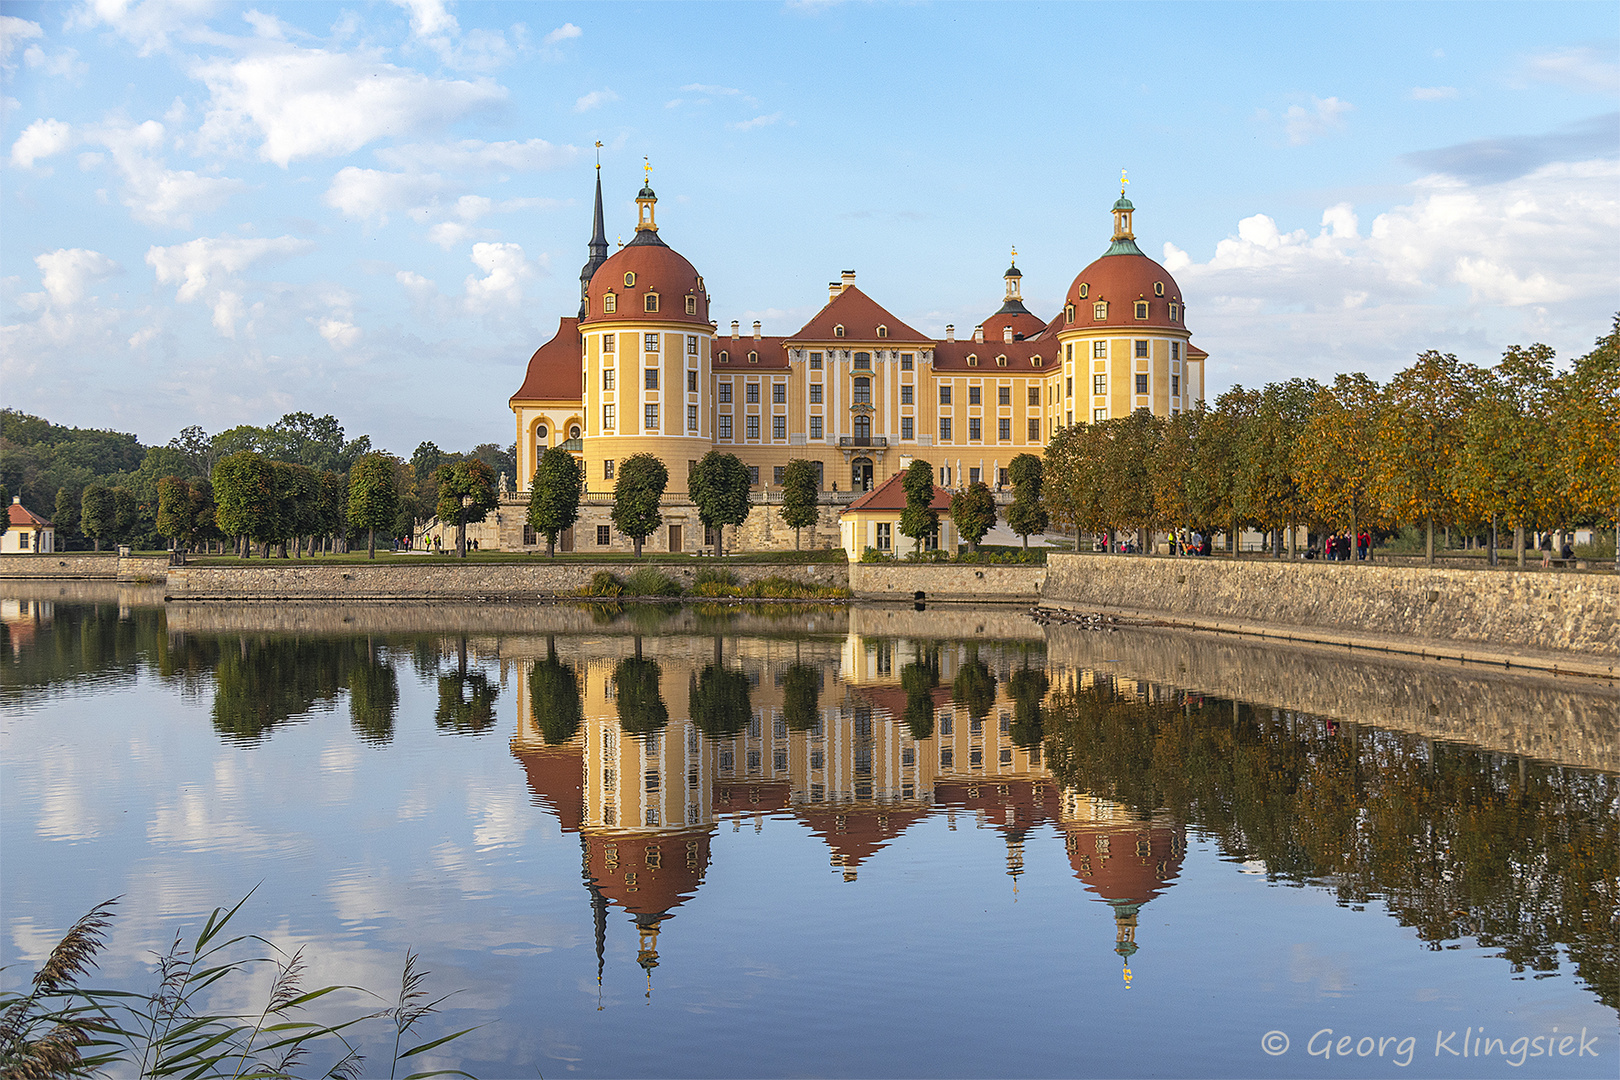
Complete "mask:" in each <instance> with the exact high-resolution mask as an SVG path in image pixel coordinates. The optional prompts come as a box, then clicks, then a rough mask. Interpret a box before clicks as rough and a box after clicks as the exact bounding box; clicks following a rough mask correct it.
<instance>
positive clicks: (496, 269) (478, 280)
mask: <svg viewBox="0 0 1620 1080" xmlns="http://www.w3.org/2000/svg"><path fill="white" fill-rule="evenodd" d="M472 261H473V265H474V266H476V267H478V269H479V270H480V271H482V272H483V274H484V276H483V277H479V276H478V275H477V274H468V275H467V282H466V290H467V296H466V305H467V310H468V311H471V312H473V313H475V314H481V313H484V312H488V311H492V310H494V309H496V308H500V307H516V306H517V305H518V304H520V303H521V302H522V301H523V282H524V280H525V279H527V278H530V277H533V276H534V270H533V269H532V268H531V267H530V266H529V262H528V260H527V259H525V258H524V257H523V248H522V247H521V246H520V245H518V244H474V245H473V248H472Z"/></svg>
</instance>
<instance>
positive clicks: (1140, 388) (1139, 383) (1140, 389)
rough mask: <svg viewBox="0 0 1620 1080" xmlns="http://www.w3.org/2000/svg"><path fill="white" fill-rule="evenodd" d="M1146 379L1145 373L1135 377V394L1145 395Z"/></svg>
mask: <svg viewBox="0 0 1620 1080" xmlns="http://www.w3.org/2000/svg"><path fill="white" fill-rule="evenodd" d="M1147 379H1148V377H1147V374H1146V373H1145V372H1144V373H1142V374H1140V375H1137V377H1136V392H1137V393H1138V394H1145V393H1147Z"/></svg>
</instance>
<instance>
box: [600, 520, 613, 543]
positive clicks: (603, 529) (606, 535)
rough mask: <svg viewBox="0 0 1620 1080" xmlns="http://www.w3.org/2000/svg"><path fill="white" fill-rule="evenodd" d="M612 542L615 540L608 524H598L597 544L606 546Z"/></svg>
mask: <svg viewBox="0 0 1620 1080" xmlns="http://www.w3.org/2000/svg"><path fill="white" fill-rule="evenodd" d="M612 542H613V534H612V533H611V532H610V531H609V529H608V527H607V526H606V525H598V526H597V527H596V544H597V546H598V547H603V546H606V545H607V544H610V543H612Z"/></svg>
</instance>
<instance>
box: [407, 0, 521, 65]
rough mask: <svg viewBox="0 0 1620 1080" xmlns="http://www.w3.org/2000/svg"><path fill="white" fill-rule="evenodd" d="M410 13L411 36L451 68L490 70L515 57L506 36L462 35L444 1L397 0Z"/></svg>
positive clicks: (486, 33)
mask: <svg viewBox="0 0 1620 1080" xmlns="http://www.w3.org/2000/svg"><path fill="white" fill-rule="evenodd" d="M394 3H396V4H398V5H399V6H400V7H402V8H405V9H406V10H408V11H409V12H410V13H411V36H412V37H413V38H415V39H416V40H417V41H420V42H421V43H422V44H424V45H426V46H427V47H428V48H430V49H432V50H433V51H434V52H435V53H437V54H438V56H439V59H440V60H442V61H443V62H444V63H445V64H447V65H449V66H450V67H456V68H470V69H473V70H490V69H492V68H497V67H500V66H501V65H503V64H505V63H507V62H509V61H510V60H511V59H512V57H513V56H515V55H516V52H515V50H514V49H513V48H512V46H511V45H510V44H508V42H507V40H506V37H505V35H504V34H500V33H495V32H492V31H489V30H482V29H474V30H473V31H472V32H471V33H469V34H466V35H465V36H463V34H462V32H461V25H460V24H459V23H458V22H456V17H455V16H454V15H452V14H450V12H449V10H448V9H446V8H445V6H444V3H443V0H394Z"/></svg>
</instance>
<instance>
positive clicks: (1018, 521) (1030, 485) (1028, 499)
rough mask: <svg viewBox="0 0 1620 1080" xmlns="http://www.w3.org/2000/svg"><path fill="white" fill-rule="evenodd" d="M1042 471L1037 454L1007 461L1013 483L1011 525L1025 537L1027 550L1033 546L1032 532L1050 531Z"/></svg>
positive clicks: (1009, 514)
mask: <svg viewBox="0 0 1620 1080" xmlns="http://www.w3.org/2000/svg"><path fill="white" fill-rule="evenodd" d="M1042 473H1043V470H1042V467H1041V459H1040V458H1038V457H1036V456H1035V455H1034V454H1019V455H1018V456H1017V457H1015V458H1013V459H1012V461H1011V462H1010V463H1009V464H1008V465H1007V478H1008V479H1009V480H1011V481H1012V484H1013V501H1012V505H1011V506H1009V507H1007V527H1008V528H1010V529H1011V530H1012V531H1013V532H1015V533H1017V534H1018V535H1019V536H1021V537H1023V539H1024V550H1025V551H1028V550H1029V537H1030V534H1031V533H1038V532H1045V531H1046V525H1047V515H1046V507H1045V506H1044V505H1042V503H1041V481H1042V479H1043V475H1042Z"/></svg>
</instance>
